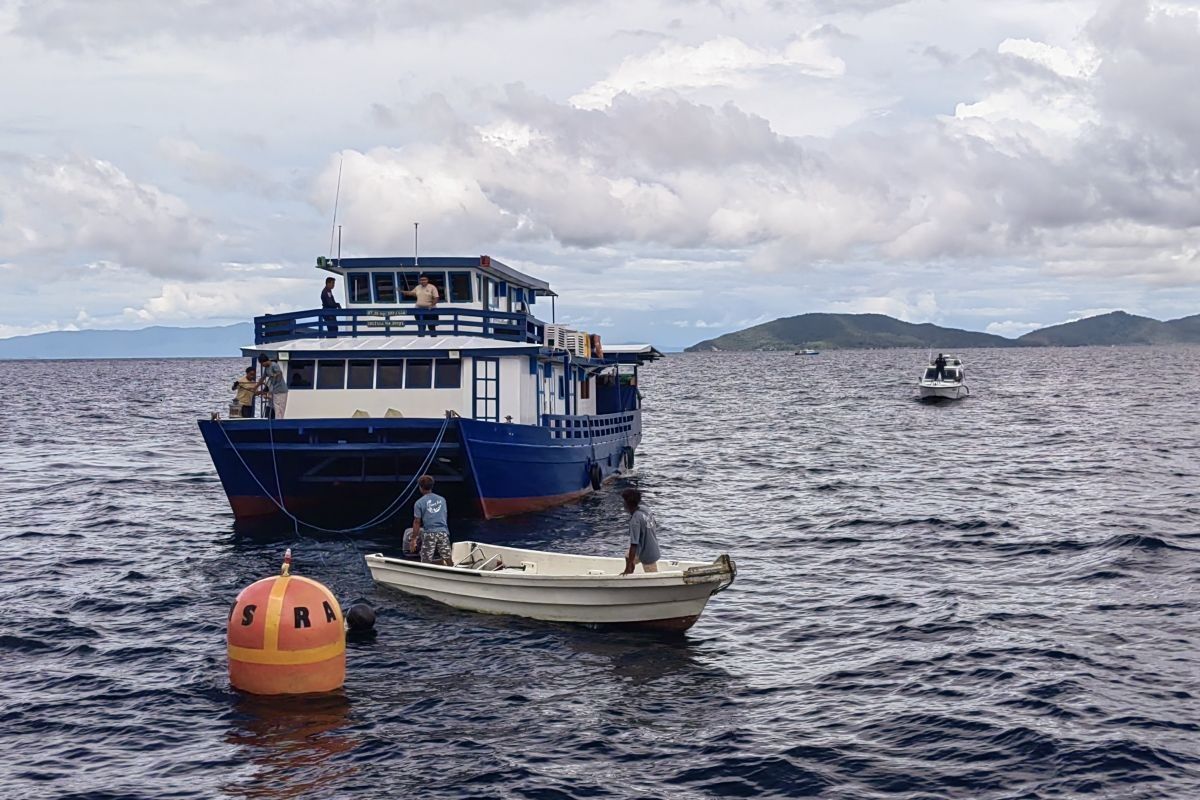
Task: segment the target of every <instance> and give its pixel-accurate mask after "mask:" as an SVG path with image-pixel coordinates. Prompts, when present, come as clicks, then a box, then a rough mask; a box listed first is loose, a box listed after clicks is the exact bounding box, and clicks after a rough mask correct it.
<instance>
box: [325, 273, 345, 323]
mask: <svg viewBox="0 0 1200 800" xmlns="http://www.w3.org/2000/svg"><path fill="white" fill-rule="evenodd" d="M336 283H337V281H336V280H335V279H334V278H326V279H325V289H324V291H322V292H321V308H322V312H321V316H322V317H324V318H325V331H326V332H327V333H328V334H329V335H330V336H337V335H338V325H337V314H335V313H333V312H332V311H325V310H324V309H330V308H341V307H342V305H341V303H339V302H338V301H337V300H335V299H334V298H333V287H334V284H336Z"/></svg>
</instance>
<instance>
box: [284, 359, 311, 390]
mask: <svg viewBox="0 0 1200 800" xmlns="http://www.w3.org/2000/svg"><path fill="white" fill-rule="evenodd" d="M316 366H317V362H315V361H312V360H294V361H289V362H288V389H311V388H313V371H314V370H315V369H316Z"/></svg>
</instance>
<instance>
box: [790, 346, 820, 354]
mask: <svg viewBox="0 0 1200 800" xmlns="http://www.w3.org/2000/svg"><path fill="white" fill-rule="evenodd" d="M820 354H821V351H820V350H812V349H809V348H807V347H806V348H804V349H803V350H797V351H796V352H794V353H792V355H794V356H819V355H820Z"/></svg>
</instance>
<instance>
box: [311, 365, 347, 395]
mask: <svg viewBox="0 0 1200 800" xmlns="http://www.w3.org/2000/svg"><path fill="white" fill-rule="evenodd" d="M317 388H318V389H345V388H346V361H345V359H341V358H338V359H327V358H322V359H321V360H320V361H318V362H317Z"/></svg>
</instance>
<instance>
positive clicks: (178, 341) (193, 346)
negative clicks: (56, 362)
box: [0, 322, 254, 360]
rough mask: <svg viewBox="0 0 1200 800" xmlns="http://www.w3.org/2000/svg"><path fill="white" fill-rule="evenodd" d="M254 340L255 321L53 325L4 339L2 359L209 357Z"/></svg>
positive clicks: (0, 348)
mask: <svg viewBox="0 0 1200 800" xmlns="http://www.w3.org/2000/svg"><path fill="white" fill-rule="evenodd" d="M253 341H254V327H253V326H252V325H251V324H250V323H249V322H237V323H234V324H232V325H215V326H207V327H197V328H179V327H170V326H166V325H154V326H151V327H149V328H138V329H136V330H127V329H114V330H97V329H91V330H82V331H49V332H47V333H31V334H28V335H26V336H13V337H11V338H8V339H0V359H13V360H33V359H70V358H208V357H215V356H231V357H236V356H238V355H240V350H239V348H241V347H242V346H244V345H247V344H250V343H252V342H253Z"/></svg>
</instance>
